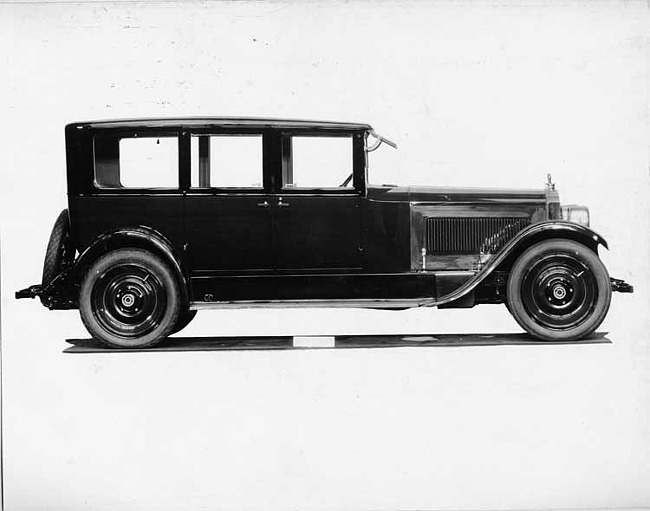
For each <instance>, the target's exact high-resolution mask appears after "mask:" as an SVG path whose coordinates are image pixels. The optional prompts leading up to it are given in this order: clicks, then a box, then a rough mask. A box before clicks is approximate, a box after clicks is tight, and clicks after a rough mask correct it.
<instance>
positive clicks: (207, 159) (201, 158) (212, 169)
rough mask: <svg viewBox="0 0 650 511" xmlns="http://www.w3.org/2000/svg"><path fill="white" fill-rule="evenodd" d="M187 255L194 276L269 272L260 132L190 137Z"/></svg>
mask: <svg viewBox="0 0 650 511" xmlns="http://www.w3.org/2000/svg"><path fill="white" fill-rule="evenodd" d="M190 149H191V172H190V175H191V177H190V183H189V188H188V190H187V192H186V197H185V203H184V208H185V215H184V217H185V237H186V242H187V247H186V248H187V254H188V256H189V259H190V261H191V264H192V271H193V273H195V274H200V273H206V274H215V273H217V274H218V273H225V274H227V273H230V272H233V273H242V272H243V273H257V272H264V271H269V270H270V269H271V268H272V266H273V263H272V255H273V254H272V243H273V239H272V223H271V209H272V208H271V194H270V191H269V184H268V183H266V182H265V179H264V135H263V134H262V133H261V132H257V133H256V132H250V131H248V132H239V133H238V132H233V131H226V132H221V133H197V134H192V135H190Z"/></svg>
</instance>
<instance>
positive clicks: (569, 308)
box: [522, 254, 598, 330]
mask: <svg viewBox="0 0 650 511" xmlns="http://www.w3.org/2000/svg"><path fill="white" fill-rule="evenodd" d="M597 291H598V290H597V285H596V280H595V277H594V275H593V273H592V272H591V270H590V269H589V268H588V267H587V266H585V264H584V263H583V262H582V261H580V260H579V259H578V258H576V257H575V256H573V255H572V254H553V255H549V256H547V257H543V258H541V259H540V260H538V261H536V262H535V263H533V265H532V266H531V267H530V268H529V269H528V271H527V272H526V274H525V276H524V279H523V282H522V298H523V304H524V307H525V308H526V310H527V312H528V314H530V316H531V317H533V318H534V319H535V321H536V322H538V323H540V324H542V325H544V326H545V327H548V328H554V329H558V330H559V329H562V330H564V329H567V328H573V327H576V326H578V325H580V324H581V323H583V322H584V321H585V320H587V318H588V317H589V315H590V314H591V312H592V311H593V309H594V307H595V305H596V299H597V296H598V292H597Z"/></svg>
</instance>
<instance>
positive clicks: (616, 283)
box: [609, 277, 634, 293]
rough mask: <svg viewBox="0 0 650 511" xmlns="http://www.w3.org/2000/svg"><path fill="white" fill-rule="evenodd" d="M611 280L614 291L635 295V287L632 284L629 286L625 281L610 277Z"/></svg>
mask: <svg viewBox="0 0 650 511" xmlns="http://www.w3.org/2000/svg"><path fill="white" fill-rule="evenodd" d="M609 280H610V281H611V283H612V291H615V292H618V293H634V287H633V286H632V285H631V284H628V283H627V282H625V281H624V280H623V279H615V278H614V277H610V278H609Z"/></svg>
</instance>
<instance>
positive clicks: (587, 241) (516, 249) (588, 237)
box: [424, 220, 609, 307]
mask: <svg viewBox="0 0 650 511" xmlns="http://www.w3.org/2000/svg"><path fill="white" fill-rule="evenodd" d="M551 238H561V239H570V240H573V241H577V242H579V243H582V244H584V245H586V246H588V247H589V248H590V249H592V250H593V251H594V252H597V251H598V245H602V246H603V247H605V248H606V249H608V250H609V246H608V245H607V241H605V239H604V238H603V237H602V236H601V235H600V234H598V233H597V232H595V231H594V230H592V229H590V228H589V227H585V226H583V225H580V224H574V223H570V222H566V221H564V220H549V221H545V222H539V223H536V224H533V225H531V226H530V227H527V228H526V229H523V230H522V231H520V232H519V233H518V234H517V235H516V236H515V237H514V238H512V239H511V240H510V241H509V242H508V243H507V244H506V245H505V246H504V247H503V248H502V249H501V251H500V252H499V253H498V254H497V255H496V256H495V257H493V258H492V259H490V260H489V262H488V263H487V264H486V265H485V266H484V267H483V268H482V269H481V270H479V271H478V273H476V274H475V275H474V276H473V277H471V278H470V279H468V280H467V281H465V283H464V284H462V285H461V286H460V287H458V288H457V289H455V290H454V291H452V292H451V293H448V294H446V295H444V296H441V297H440V298H436V299H432V300H430V301H427V303H425V304H424V305H425V306H428V307H434V306H438V305H444V304H446V303H450V302H453V301H454V300H458V299H459V298H461V297H463V296H464V295H466V294H467V293H469V292H471V291H473V290H474V289H475V288H476V287H477V286H478V285H479V284H480V283H481V282H483V281H484V280H485V279H486V278H487V277H488V276H489V275H490V274H491V273H492V272H494V271H495V270H497V269H498V270H499V271H509V270H510V267H511V266H512V264H513V263H514V262H515V260H516V259H517V258H518V257H519V256H520V255H521V254H522V253H523V252H524V251H525V250H526V249H528V248H529V247H531V246H533V245H534V244H535V243H537V242H539V241H543V240H545V239H551Z"/></svg>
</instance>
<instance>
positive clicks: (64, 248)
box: [41, 209, 74, 288]
mask: <svg viewBox="0 0 650 511" xmlns="http://www.w3.org/2000/svg"><path fill="white" fill-rule="evenodd" d="M73 261H74V247H73V246H72V242H71V240H70V221H69V219H68V210H67V209H64V210H63V211H61V213H60V214H59V216H58V217H57V219H56V222H54V227H52V232H51V234H50V241H49V242H48V244H47V249H46V250H45V260H44V262H43V278H42V280H41V283H42V285H43V287H44V288H45V287H47V286H48V285H49V284H50V283H51V282H52V281H53V280H54V279H55V278H56V277H57V275H59V274H60V273H61V271H63V269H65V267H66V266H69V265H70V264H71V263H72V262H73Z"/></svg>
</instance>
